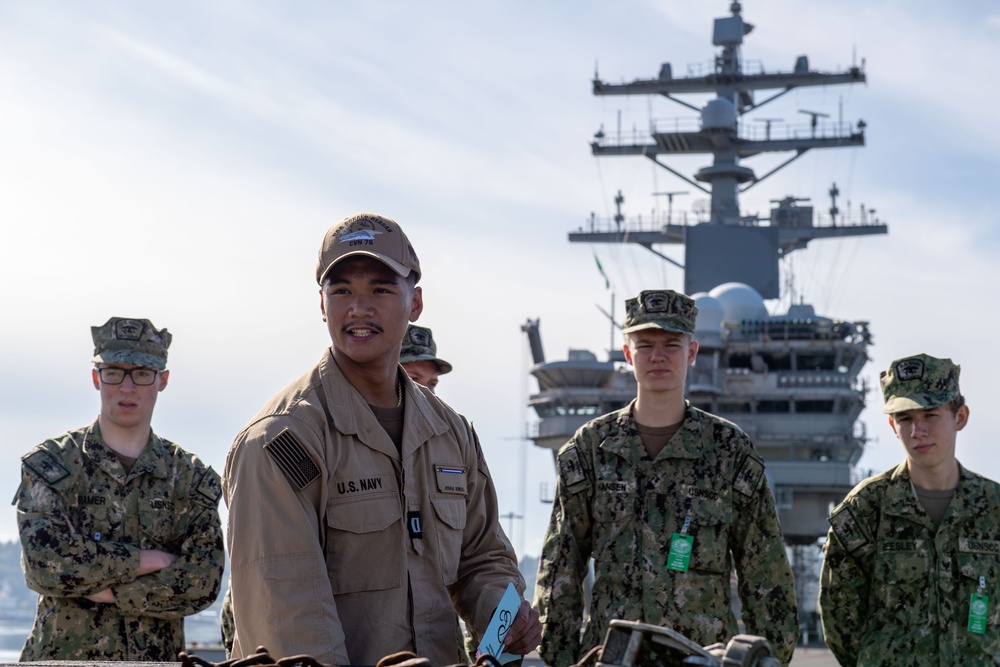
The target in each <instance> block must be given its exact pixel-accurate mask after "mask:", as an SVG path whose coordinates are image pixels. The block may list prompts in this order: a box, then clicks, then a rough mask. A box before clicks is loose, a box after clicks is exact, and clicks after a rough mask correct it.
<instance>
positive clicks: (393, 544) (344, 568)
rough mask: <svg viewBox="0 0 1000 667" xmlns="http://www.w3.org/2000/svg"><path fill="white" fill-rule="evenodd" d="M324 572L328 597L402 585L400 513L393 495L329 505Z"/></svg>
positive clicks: (367, 497)
mask: <svg viewBox="0 0 1000 667" xmlns="http://www.w3.org/2000/svg"><path fill="white" fill-rule="evenodd" d="M326 526H327V532H326V566H327V573H328V574H329V576H330V586H331V588H332V589H333V592H334V594H342V593H357V592H360V591H377V590H386V589H389V588H396V587H397V586H400V585H401V584H402V581H401V577H402V574H401V573H402V571H403V548H402V544H403V539H404V537H403V512H402V509H401V508H400V504H399V498H398V497H397V496H396V495H395V494H393V493H384V494H373V495H368V496H363V497H359V498H352V499H350V500H346V501H344V500H341V501H337V502H332V503H329V504H328V505H327V507H326Z"/></svg>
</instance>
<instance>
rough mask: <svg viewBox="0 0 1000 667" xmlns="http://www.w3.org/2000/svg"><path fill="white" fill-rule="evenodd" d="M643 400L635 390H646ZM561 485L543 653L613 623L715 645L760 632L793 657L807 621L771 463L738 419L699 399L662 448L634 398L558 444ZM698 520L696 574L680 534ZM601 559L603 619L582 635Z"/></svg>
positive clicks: (592, 639)
mask: <svg viewBox="0 0 1000 667" xmlns="http://www.w3.org/2000/svg"><path fill="white" fill-rule="evenodd" d="M633 403H634V402H633ZM557 467H558V491H557V495H556V499H555V504H554V506H553V509H552V518H551V520H550V522H549V527H548V531H547V532H546V535H545V543H544V545H543V548H542V555H541V560H540V562H539V566H538V583H537V587H536V591H535V604H536V607H537V608H538V610H539V613H540V614H541V618H542V624H543V634H542V643H541V647H540V649H539V653H540V654H541V656H542V658H543V659H544V660H545V661H546V664H549V665H554V666H555V667H565V666H566V665H570V664H573V663H575V662H577V661H578V660H579V659H580V658H581V657H583V655H584V653H586V651H587V650H589V649H590V648H591V647H593V646H595V645H597V644H600V643H601V642H603V641H604V636H605V634H606V633H607V629H608V624H609V621H611V620H612V619H616V618H617V619H624V620H631V621H641V622H644V623H649V624H654V625H662V626H667V627H671V628H673V629H674V630H677V631H678V632H680V633H681V634H683V635H685V636H686V637H689V638H690V639H692V640H693V641H695V642H697V643H698V644H701V645H707V644H712V643H714V642H717V641H722V642H725V641H727V640H728V639H729V638H731V637H732V636H733V635H735V634H737V633H738V632H740V630H739V628H738V627H737V622H736V618H735V616H734V614H733V610H732V604H731V603H732V600H731V593H730V586H731V572H732V570H733V567H734V566H735V568H736V574H737V576H738V577H739V595H740V599H741V600H742V603H743V608H742V616H743V621H744V623H745V626H746V630H745V631H746V632H748V633H750V634H755V635H761V636H764V637H766V638H767V639H768V640H769V641H770V643H771V645H772V647H773V649H774V650H775V653H776V655H778V656H779V657H780V659H781V660H782V661H783V662H785V663H787V662H788V660H789V659H791V656H792V651H793V650H794V648H795V642H796V639H797V635H798V631H797V626H798V620H797V614H796V605H795V590H794V585H793V581H792V572H791V568H790V567H789V564H788V558H787V555H786V553H785V547H784V544H783V542H782V537H781V529H780V527H779V525H778V519H777V514H776V511H775V506H774V498H773V497H772V495H771V491H770V489H769V487H768V485H767V481H766V480H765V478H764V462H763V460H762V459H761V458H760V456H759V455H758V454H757V453H756V451H755V450H754V447H753V445H752V443H751V442H750V439H749V438H748V437H747V436H746V434H745V433H743V431H741V430H740V429H739V427H737V426H736V425H735V424H732V423H731V422H728V421H725V420H723V419H721V418H719V417H716V416H714V415H712V414H709V413H707V412H704V411H702V410H699V409H697V408H694V407H691V406H690V405H688V407H687V410H686V414H685V419H684V422H683V424H682V426H681V428H680V429H679V430H678V431H677V433H676V434H675V435H674V436H673V438H671V440H670V442H669V443H667V445H666V447H664V449H663V450H662V451H661V452H660V453H659V454H658V455H657V456H656V458H655V459H654V460H649V458H648V457H647V456H646V454H645V448H644V447H643V444H642V441H641V439H640V436H639V433H638V431H637V430H636V425H635V421H634V419H633V417H632V405H629V406H628V407H626V408H623V409H622V410H619V411H617V412H612V413H610V414H607V415H604V416H603V417H600V418H598V419H595V420H593V421H591V422H590V423H588V424H586V425H584V426H583V427H582V428H581V429H580V430H579V431H577V433H576V435H574V436H573V438H572V439H571V440H570V441H569V442H568V443H566V444H565V445H564V446H563V447H562V448H561V449H560V451H559V454H558V464H557ZM686 517H690V518H691V522H690V526H689V529H688V531H687V532H688V534H689V535H692V536H693V537H694V544H693V550H692V553H691V560H690V564H689V568H688V570H687V572H679V571H675V570H669V569H667V555H668V552H669V550H670V542H671V535H673V533H675V532H681V530H682V527H683V524H684V520H685V518H686ZM591 556H592V557H593V558H594V561H595V564H594V574H595V576H594V584H593V592H592V598H591V599H592V601H591V606H590V621H589V623H587V625H586V629H585V631H584V632H583V636H582V638H581V634H580V631H581V626H582V619H583V606H584V601H583V582H584V580H585V579H586V578H587V567H588V559H589V558H590V557H591Z"/></svg>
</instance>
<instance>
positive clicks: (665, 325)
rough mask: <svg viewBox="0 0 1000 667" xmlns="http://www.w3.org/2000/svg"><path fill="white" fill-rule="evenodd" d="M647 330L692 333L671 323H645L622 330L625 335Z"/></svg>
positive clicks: (679, 325) (681, 326)
mask: <svg viewBox="0 0 1000 667" xmlns="http://www.w3.org/2000/svg"><path fill="white" fill-rule="evenodd" d="M646 329H662V330H663V331H670V332H672V333H679V334H690V333H691V331H690V330H689V329H687V328H686V327H684V326H683V325H681V324H672V323H670V322H663V321H657V322H645V323H644V324H636V325H635V326H632V327H626V328H624V329H622V333H623V334H628V333H635V332H636V331H644V330H646Z"/></svg>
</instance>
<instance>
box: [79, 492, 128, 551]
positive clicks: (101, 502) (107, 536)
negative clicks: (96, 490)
mask: <svg viewBox="0 0 1000 667" xmlns="http://www.w3.org/2000/svg"><path fill="white" fill-rule="evenodd" d="M71 516H72V519H71V520H72V523H73V527H74V528H75V529H76V530H78V531H80V533H82V534H83V535H86V536H87V537H88V538H90V539H94V540H97V541H101V540H115V541H118V540H126V541H127V539H128V537H129V536H128V535H126V534H125V531H124V529H123V524H122V522H123V520H124V512H123V511H122V508H121V507H120V506H119V505H118V503H116V502H115V498H114V496H112V495H111V494H107V495H96V494H87V493H82V494H77V497H76V506H75V507H73V509H72V512H71Z"/></svg>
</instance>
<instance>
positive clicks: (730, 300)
mask: <svg viewBox="0 0 1000 667" xmlns="http://www.w3.org/2000/svg"><path fill="white" fill-rule="evenodd" d="M708 294H709V296H713V297H715V298H716V299H718V301H719V303H721V304H722V313H723V319H724V321H726V322H742V321H743V320H766V319H767V307H766V306H765V305H764V299H763V298H762V297H761V296H760V294H758V293H757V290H755V289H754V288H752V287H750V286H749V285H745V284H743V283H723V284H722V285H719V286H718V287H716V288H715V289H713V290H712V291H711V292H709V293H708Z"/></svg>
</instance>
